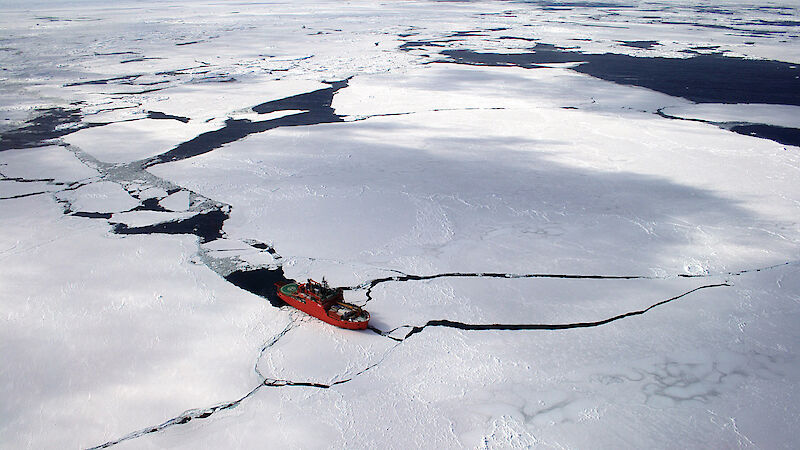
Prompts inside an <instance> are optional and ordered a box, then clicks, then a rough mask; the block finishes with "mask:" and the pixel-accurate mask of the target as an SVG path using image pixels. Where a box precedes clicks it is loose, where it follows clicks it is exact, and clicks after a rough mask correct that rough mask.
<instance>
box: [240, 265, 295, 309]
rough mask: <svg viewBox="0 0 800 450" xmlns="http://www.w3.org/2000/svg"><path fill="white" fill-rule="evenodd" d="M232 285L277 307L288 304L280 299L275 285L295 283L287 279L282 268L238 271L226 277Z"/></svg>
mask: <svg viewBox="0 0 800 450" xmlns="http://www.w3.org/2000/svg"><path fill="white" fill-rule="evenodd" d="M225 279H226V280H228V282H229V283H232V284H234V285H236V286H238V287H240V288H242V289H244V290H245V291H247V292H251V293H253V294H256V295H258V296H259V297H263V298H265V299H267V300H269V302H270V303H271V304H272V306H275V307H281V306H286V302H284V301H283V300H281V299H280V298H279V297H278V293H277V292H278V291H277V288H276V287H275V283H279V284H286V283H294V282H295V281H294V280H291V279H288V278H286V276H285V275H284V273H283V269H282V268H277V269H266V268H260V269H253V270H237V271H236V272H233V273H231V274H230V275H228V276H226V277H225Z"/></svg>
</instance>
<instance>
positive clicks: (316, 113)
mask: <svg viewBox="0 0 800 450" xmlns="http://www.w3.org/2000/svg"><path fill="white" fill-rule="evenodd" d="M328 84H330V87H328V88H324V89H318V90H316V91H312V92H307V93H304V94H298V95H293V96H291V97H286V98H282V99H279V100H273V101H269V102H266V103H262V104H260V105H256V106H254V107H253V108H252V110H253V111H255V112H257V113H258V114H268V113H271V112H276V111H288V110H305V112H301V113H297V114H291V115H288V116H284V117H279V118H277V119H271V120H263V121H257V122H252V121H250V120H247V119H228V120H227V121H225V126H224V127H222V128H220V129H219V130H214V131H209V132H206V133H203V134H200V135H198V136H197V137H195V138H194V139H192V140H189V141H186V142H183V143H181V144H179V145H178V146H176V147H175V148H173V149H171V150H169V151H168V152H166V153H163V154H161V155H158V156H155V157H153V158H150V159H147V160H144V161H143V162H142V163H143V167H151V166H154V165H157V164H162V163H165V162H171V161H180V160H183V159H187V158H192V157H194V156H198V155H202V154H205V153H208V152H210V151H213V150H215V149H218V148H220V147H222V146H223V145H225V144H229V143H231V142H235V141H238V140H240V139H244V138H245V137H247V136H249V135H251V134H255V133H262V132H264V131H267V130H272V129H274V128H279V127H293V126H304V125H318V124H322V123H335V122H343V121H344V119H343V118H342V117H341V116H339V115H337V114H336V112H335V111H334V110H333V108H332V107H331V104H332V103H333V96H334V95H335V94H336V92H337V91H338V90H339V89H342V88H344V87H346V86H347V80H344V81H337V82H332V83H328Z"/></svg>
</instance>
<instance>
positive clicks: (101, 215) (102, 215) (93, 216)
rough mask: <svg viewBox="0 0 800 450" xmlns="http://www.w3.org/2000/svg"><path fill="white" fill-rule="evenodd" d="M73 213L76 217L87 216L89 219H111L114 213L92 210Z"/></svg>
mask: <svg viewBox="0 0 800 450" xmlns="http://www.w3.org/2000/svg"><path fill="white" fill-rule="evenodd" d="M71 215H73V216H75V217H86V218H88V219H110V218H111V216H112V215H113V214H111V213H101V212H91V211H78V212H74V213H72V214H71Z"/></svg>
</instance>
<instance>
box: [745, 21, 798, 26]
mask: <svg viewBox="0 0 800 450" xmlns="http://www.w3.org/2000/svg"><path fill="white" fill-rule="evenodd" d="M745 25H764V26H770V27H800V21H797V20H754V21H751V22H745Z"/></svg>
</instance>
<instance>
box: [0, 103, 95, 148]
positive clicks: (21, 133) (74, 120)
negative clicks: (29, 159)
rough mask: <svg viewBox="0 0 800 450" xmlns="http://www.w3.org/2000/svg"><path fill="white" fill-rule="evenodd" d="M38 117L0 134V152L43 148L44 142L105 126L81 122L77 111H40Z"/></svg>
mask: <svg viewBox="0 0 800 450" xmlns="http://www.w3.org/2000/svg"><path fill="white" fill-rule="evenodd" d="M38 112H39V113H40V114H39V116H37V117H35V118H33V119H31V120H29V121H27V122H25V123H26V125H25V126H23V127H21V128H17V129H15V130H9V131H6V132H4V133H2V134H0V152H2V151H4V150H10V149H15V148H30V147H43V146H45V145H48V143H47V142H46V141H49V140H51V139H56V138H60V137H62V136H66V135H68V134H70V133H74V132H76V131H78V130H81V129H83V128H88V127H93V126H101V125H105V124H103V123H85V124H80V122H81V117H82V116H81V111H80V110H79V109H65V108H49V109H40V110H38Z"/></svg>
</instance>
